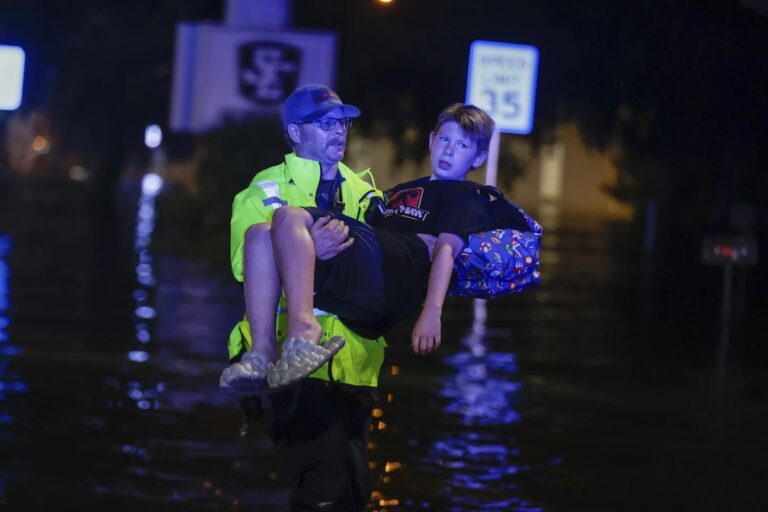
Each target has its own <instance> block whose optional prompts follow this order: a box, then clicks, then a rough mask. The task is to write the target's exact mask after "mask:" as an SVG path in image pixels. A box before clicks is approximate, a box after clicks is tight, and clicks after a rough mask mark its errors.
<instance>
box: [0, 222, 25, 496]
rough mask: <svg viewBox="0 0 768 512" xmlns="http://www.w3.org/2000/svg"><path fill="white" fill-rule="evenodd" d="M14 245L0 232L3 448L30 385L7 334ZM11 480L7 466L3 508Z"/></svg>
mask: <svg viewBox="0 0 768 512" xmlns="http://www.w3.org/2000/svg"><path fill="white" fill-rule="evenodd" d="M11 245H12V244H11V238H10V237H9V236H7V235H4V234H3V233H0V445H6V446H12V445H13V444H15V442H16V432H15V429H14V425H15V423H16V421H17V418H16V413H15V412H14V403H15V402H16V400H15V399H16V398H17V397H18V396H19V395H23V394H24V393H26V391H27V384H26V383H25V382H23V381H21V380H19V377H18V375H17V374H16V372H14V371H13V370H12V368H11V361H12V360H13V358H14V357H16V356H18V355H19V354H20V353H21V349H20V348H19V347H17V346H15V345H11V344H10V343H9V342H10V336H9V334H8V329H9V327H10V325H11V321H10V317H9V315H8V312H9V310H10V307H11V299H10V284H9V283H10V268H9V266H8V262H7V260H6V257H7V256H8V254H9V253H10V251H11ZM3 451H5V450H3ZM11 477H12V474H11V473H10V469H9V468H8V466H6V465H5V464H4V465H3V469H0V506H2V505H7V496H6V492H7V491H6V487H7V485H8V480H9V479H10V478H11Z"/></svg>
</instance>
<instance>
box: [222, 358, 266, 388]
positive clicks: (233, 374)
mask: <svg viewBox="0 0 768 512" xmlns="http://www.w3.org/2000/svg"><path fill="white" fill-rule="evenodd" d="M273 366H274V365H273V364H272V361H270V360H269V359H268V358H267V356H266V355H264V354H262V353H261V352H246V353H245V354H243V357H242V359H240V361H239V362H237V363H234V364H231V365H229V366H228V367H226V368H224V371H223V372H221V377H220V378H219V391H221V392H222V393H226V394H228V395H235V396H254V395H264V394H267V393H271V392H272V391H273V390H272V389H270V388H269V386H268V385H267V376H268V374H269V372H270V370H272V368H273Z"/></svg>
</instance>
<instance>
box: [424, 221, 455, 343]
mask: <svg viewBox="0 0 768 512" xmlns="http://www.w3.org/2000/svg"><path fill="white" fill-rule="evenodd" d="M463 248H464V241H463V240H462V239H461V238H459V237H458V236H456V235H454V234H451V233H440V235H439V236H438V237H437V242H435V248H434V251H433V252H432V267H431V268H430V270H429V282H428V285H427V297H426V299H425V300H424V306H423V307H422V308H421V314H420V315H419V319H418V320H417V321H416V325H415V326H414V327H413V333H412V334H411V347H412V348H413V351H414V352H416V353H417V354H428V353H429V352H431V351H433V350H435V349H436V348H437V347H439V346H440V343H441V339H440V331H441V328H440V318H441V315H442V312H443V303H444V302H445V296H446V294H447V293H448V286H449V285H450V283H451V274H452V272H453V260H454V258H455V257H456V256H458V255H459V253H460V252H461V250H462V249H463Z"/></svg>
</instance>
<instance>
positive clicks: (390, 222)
mask: <svg viewBox="0 0 768 512" xmlns="http://www.w3.org/2000/svg"><path fill="white" fill-rule="evenodd" d="M478 188H480V185H479V184H477V183H474V182H472V181H454V180H430V179H429V177H425V178H419V179H417V180H413V181H409V182H406V183H401V184H400V185H397V186H396V187H394V188H393V189H391V190H389V191H388V192H387V204H386V207H385V209H384V211H383V216H382V218H381V219H380V220H379V221H378V223H377V226H379V227H382V228H386V229H392V230H394V231H399V232H401V233H425V234H428V235H435V236H437V235H439V234H440V233H452V234H454V235H457V236H458V237H459V238H461V239H462V240H464V243H466V242H467V239H468V237H469V235H470V234H471V233H476V232H478V231H481V230H483V229H484V228H485V227H486V226H485V224H486V221H485V219H486V216H485V206H484V202H483V201H482V198H481V197H480V196H479V195H477V194H472V193H471V192H472V191H473V190H476V189H478Z"/></svg>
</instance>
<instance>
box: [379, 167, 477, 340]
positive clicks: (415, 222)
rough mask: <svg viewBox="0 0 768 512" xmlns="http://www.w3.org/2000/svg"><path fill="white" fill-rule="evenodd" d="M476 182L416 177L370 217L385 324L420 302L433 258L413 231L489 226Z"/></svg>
mask: <svg viewBox="0 0 768 512" xmlns="http://www.w3.org/2000/svg"><path fill="white" fill-rule="evenodd" d="M479 187H480V185H478V184H477V183H474V182H471V181H453V180H430V179H429V177H426V178H420V179H417V180H413V181H409V182H407V183H402V184H400V185H397V186H396V187H394V188H393V189H391V190H390V191H388V192H387V194H386V197H387V203H386V206H385V207H384V211H383V212H382V215H381V216H379V217H378V218H376V219H374V220H372V225H373V227H374V230H375V231H376V235H377V238H378V241H379V246H380V248H381V256H382V266H383V270H384V280H385V288H386V294H387V297H386V304H387V313H388V317H389V325H390V326H394V325H395V324H397V323H399V322H401V321H402V320H404V319H405V318H406V317H408V316H409V315H410V314H411V313H413V312H414V311H415V310H417V309H418V308H419V306H421V304H422V302H423V301H424V298H425V297H426V293H427V283H428V281H429V270H430V266H431V262H430V259H429V252H428V250H427V246H426V244H425V243H424V242H423V241H422V240H421V239H420V238H419V237H418V236H416V234H417V233H423V234H428V235H435V236H437V235H439V234H440V233H452V234H455V235H457V236H459V237H460V238H462V239H463V240H464V242H465V243H466V241H467V238H468V237H469V235H470V234H471V233H476V232H478V231H482V230H483V229H485V228H487V226H486V225H485V224H486V221H485V219H486V214H485V206H484V201H483V199H482V197H481V196H480V195H479V194H476V193H472V191H473V190H475V189H477V188H479Z"/></svg>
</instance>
